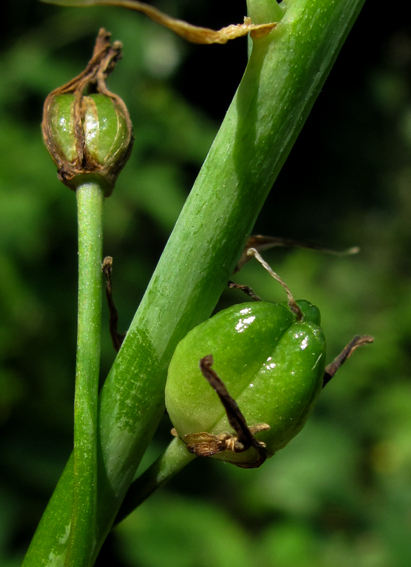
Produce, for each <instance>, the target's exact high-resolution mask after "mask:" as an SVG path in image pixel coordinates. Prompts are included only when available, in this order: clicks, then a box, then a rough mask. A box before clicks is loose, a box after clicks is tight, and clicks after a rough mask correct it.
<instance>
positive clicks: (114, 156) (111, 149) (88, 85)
mask: <svg viewBox="0 0 411 567" xmlns="http://www.w3.org/2000/svg"><path fill="white" fill-rule="evenodd" d="M109 38H110V34H107V32H105V31H104V30H102V31H101V33H100V34H99V39H98V41H97V43H96V48H95V51H94V53H93V58H92V59H91V60H90V62H89V64H88V66H87V67H86V69H85V70H84V71H83V73H81V74H80V75H78V77H76V78H74V79H72V80H71V81H69V83H67V84H66V85H63V86H62V87H59V88H57V89H55V90H54V91H53V92H52V93H50V94H49V95H48V97H47V98H46V101H45V103H44V110H43V122H42V129H43V139H44V143H45V144H46V147H47V149H48V151H49V153H50V155H51V157H52V159H53V161H54V163H55V164H56V165H57V168H58V175H59V178H60V180H61V181H62V182H63V183H64V184H65V185H67V186H68V187H70V189H74V190H75V189H76V188H77V187H78V185H79V184H80V183H83V182H86V181H88V180H93V177H94V178H96V179H98V182H99V183H100V184H102V185H103V186H104V187H105V195H106V197H108V196H109V195H110V194H111V192H112V190H113V187H114V184H115V182H116V180H117V177H118V175H119V173H120V171H121V170H122V168H123V167H124V165H125V164H126V162H127V160H128V158H129V156H130V152H131V149H132V144H133V131H132V125H131V120H130V116H129V114H128V110H127V107H126V105H125V104H124V102H123V101H122V99H121V98H120V97H119V96H117V95H115V94H114V93H111V92H110V91H109V90H108V89H107V87H106V84H105V79H106V76H107V75H108V73H109V72H111V71H112V70H113V68H114V65H115V62H116V61H117V60H118V59H119V57H120V53H121V44H120V43H119V42H115V43H114V44H113V45H111V44H110V40H109Z"/></svg>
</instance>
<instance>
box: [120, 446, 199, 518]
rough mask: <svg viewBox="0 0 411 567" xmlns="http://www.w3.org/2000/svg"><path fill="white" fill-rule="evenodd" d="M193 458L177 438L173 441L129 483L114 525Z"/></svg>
mask: <svg viewBox="0 0 411 567" xmlns="http://www.w3.org/2000/svg"><path fill="white" fill-rule="evenodd" d="M195 458H196V457H195V455H193V454H192V453H189V452H188V451H187V447H186V446H185V444H184V443H183V442H182V441H181V440H180V439H179V438H178V437H176V438H175V439H173V440H172V441H171V443H170V445H169V446H168V447H167V449H166V450H165V451H164V453H163V454H162V455H160V456H159V458H158V459H157V460H156V461H154V463H153V464H152V465H151V466H150V467H149V468H148V469H147V470H145V471H144V472H143V474H142V475H140V476H139V477H138V478H137V479H136V480H135V481H134V482H132V483H131V485H130V488H129V489H128V491H127V495H126V498H125V499H124V502H123V504H122V505H121V507H120V510H119V511H118V514H117V516H116V519H115V521H114V525H116V524H118V523H120V522H121V521H122V520H124V518H125V517H126V516H128V515H129V514H131V512H133V510H135V509H136V508H137V507H138V506H140V504H142V503H143V502H144V500H146V499H147V498H148V497H149V496H150V495H151V494H153V492H155V491H156V490H157V489H158V488H161V487H162V486H163V485H164V484H166V482H168V481H169V480H170V479H171V478H173V476H174V475H176V474H177V473H178V472H179V471H181V469H182V468H184V467H185V466H186V465H188V463H191V461H192V460H194V459H195Z"/></svg>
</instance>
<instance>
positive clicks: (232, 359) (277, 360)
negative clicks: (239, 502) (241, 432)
mask: <svg viewBox="0 0 411 567" xmlns="http://www.w3.org/2000/svg"><path fill="white" fill-rule="evenodd" d="M297 303H298V305H299V307H300V309H301V311H302V312H303V318H302V319H300V320H297V317H296V316H295V314H294V313H292V312H291V310H290V309H289V308H288V307H286V306H284V305H279V304H275V303H266V302H255V303H244V304H241V305H235V306H233V307H231V308H229V309H226V310H224V311H222V312H220V313H218V314H217V315H215V316H214V317H212V318H211V319H209V320H208V321H206V322H204V323H202V324H201V325H199V326H198V327H196V328H195V329H193V330H192V331H191V332H190V333H188V335H187V336H186V337H185V338H184V339H183V340H182V341H181V342H180V343H179V345H178V346H177V349H176V351H175V353H174V355H173V358H172V360H171V363H170V366H169V371H168V379H167V385H166V406H167V411H168V414H169V416H170V419H171V421H172V423H173V425H174V427H175V429H176V430H177V432H178V435H179V436H180V437H181V438H182V439H183V440H184V436H186V435H191V434H195V433H200V432H208V433H211V434H212V435H214V436H219V435H221V434H223V433H224V432H232V427H231V426H230V424H229V422H228V419H227V415H226V413H225V411H224V408H223V406H222V404H221V402H220V400H219V398H218V396H217V394H216V392H215V391H214V390H213V389H212V388H211V387H210V385H209V384H208V383H207V381H206V380H205V379H204V377H203V375H202V373H201V371H200V369H199V366H198V361H199V360H200V359H201V358H203V357H204V356H206V355H209V354H212V356H213V359H214V365H213V369H214V370H215V372H216V373H217V375H218V376H219V377H220V378H221V380H222V381H223V382H224V384H225V386H226V388H227V390H228V392H229V394H230V395H231V396H232V398H234V400H235V401H236V402H237V404H238V406H239V408H240V410H241V412H242V413H243V415H244V417H245V420H246V422H247V424H248V426H249V427H250V428H251V427H252V426H256V425H259V424H268V425H269V426H270V429H269V430H268V431H260V432H258V433H256V439H257V440H258V441H262V442H264V443H265V445H266V449H267V451H268V453H270V454H274V453H275V452H276V451H278V450H279V449H281V448H282V447H284V446H285V445H286V444H287V443H288V442H289V441H290V440H291V439H292V438H293V437H294V436H295V435H296V434H297V433H298V432H299V431H300V430H301V429H302V427H303V426H304V424H305V422H306V420H307V418H308V416H309V415H310V413H311V411H312V409H313V407H314V403H315V401H316V399H317V396H318V394H319V392H320V391H321V388H322V381H323V373H324V365H325V340H324V335H323V332H322V329H321V328H320V327H319V322H320V316H319V311H318V309H317V308H316V307H314V306H313V305H311V304H310V303H308V302H306V301H298V302H297ZM213 456H214V457H215V458H217V459H221V460H224V461H227V462H231V463H234V464H236V463H239V464H241V463H252V462H253V461H256V458H257V455H256V451H255V449H254V448H253V447H251V448H249V449H248V450H246V451H245V452H232V451H228V450H224V451H222V452H217V453H216V454H214V455H213Z"/></svg>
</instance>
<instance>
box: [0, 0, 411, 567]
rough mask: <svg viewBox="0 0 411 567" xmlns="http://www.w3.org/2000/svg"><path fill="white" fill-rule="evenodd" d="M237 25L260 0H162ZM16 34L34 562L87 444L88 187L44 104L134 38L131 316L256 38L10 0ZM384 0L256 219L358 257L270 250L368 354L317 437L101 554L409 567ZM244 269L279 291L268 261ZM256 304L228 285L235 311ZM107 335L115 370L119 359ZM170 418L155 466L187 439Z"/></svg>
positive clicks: (9, 524)
mask: <svg viewBox="0 0 411 567" xmlns="http://www.w3.org/2000/svg"><path fill="white" fill-rule="evenodd" d="M404 4H405V3H404ZM155 5H156V6H157V7H160V8H161V9H163V10H164V11H166V12H168V13H170V14H172V15H174V16H177V17H179V18H182V19H185V20H187V21H190V22H191V23H195V24H198V25H203V26H209V27H212V28H219V27H222V26H224V25H228V24H229V23H235V22H240V21H242V18H243V16H244V13H245V10H246V7H245V2H244V3H243V2H237V1H234V0H225V1H224V2H222V1H221V0H220V1H218V2H217V1H214V0H209V1H207V2H206V1H204V0H197V1H196V2H192V1H189V0H174V1H171V0H169V1H163V2H161V3H160V2H158V3H156V4H155ZM402 10H404V13H402V12H401V11H402ZM2 11H3V13H2V18H1V20H2V22H3V24H2V27H3V30H2V34H1V36H0V48H1V51H0V113H1V114H0V116H1V119H0V427H1V434H0V502H1V504H0V564H1V565H2V566H4V567H11V566H16V565H19V564H20V562H21V559H22V557H23V555H24V552H25V550H26V548H27V546H28V543H29V541H30V538H31V535H32V534H33V532H34V530H35V527H36V525H37V523H38V521H39V519H40V517H41V513H42V511H43V510H44V507H45V505H46V502H47V500H48V498H49V497H50V495H51V493H52V491H53V488H54V486H55V484H56V482H57V480H58V478H59V475H60V474H61V471H62V469H63V467H64V464H65V462H66V460H67V458H68V455H69V454H70V451H71V446H72V405H73V379H74V362H75V338H76V293H77V292H76V285H77V282H76V279H77V274H76V269H77V258H76V212H75V197H74V194H73V193H71V192H70V191H69V190H68V189H66V188H65V187H63V186H60V184H59V183H58V181H57V179H56V174H55V168H54V166H53V164H52V162H51V160H50V158H49V157H48V155H47V153H46V150H45V149H44V147H43V145H42V141H41V135H40V128H39V124H40V121H41V113H42V104H43V100H44V98H45V96H46V95H47V94H48V92H50V91H51V90H52V89H54V88H55V87H56V86H58V85H61V84H63V83H65V82H67V81H68V80H69V79H70V78H71V77H73V76H74V75H76V74H77V73H78V72H80V70H81V69H82V68H83V67H84V65H85V63H86V62H87V60H88V58H89V56H90V54H91V50H92V47H93V43H94V39H95V36H96V34H97V31H98V29H99V27H101V26H104V27H106V28H107V29H108V30H110V31H111V32H112V33H113V38H114V39H120V40H121V41H122V42H123V44H124V51H123V53H124V59H123V60H122V61H121V62H120V64H119V65H118V69H117V70H116V72H115V74H114V75H113V76H112V77H110V85H109V86H110V88H111V89H112V90H113V91H116V92H117V93H118V94H120V95H121V96H122V97H123V99H124V100H125V102H126V103H127V105H128V107H129V110H130V114H131V117H132V120H133V123H134V130H135V136H136V142H135V147H134V151H133V155H132V157H131V159H130V162H129V164H128V165H127V167H126V169H125V170H124V172H123V173H122V175H121V176H120V178H119V181H118V184H117V187H116V189H115V192H114V194H113V196H112V197H111V198H110V199H109V200H108V201H107V202H106V205H105V245H104V246H105V254H110V255H112V256H113V257H114V262H115V263H114V286H115V292H116V301H117V304H118V308H119V311H120V325H121V326H122V329H123V330H126V329H127V326H128V324H129V322H130V321H131V318H132V316H133V313H134V312H135V310H136V308H137V306H138V303H139V301H140V298H141V297H142V295H143V293H144V289H145V287H146V285H147V283H148V281H149V278H150V275H151V273H152V271H153V269H154V267H155V265H156V262H157V260H158V258H159V256H160V254H161V251H162V249H163V247H164V245H165V242H166V240H167V238H168V235H169V234H170V231H171V230H172V227H173V224H174V222H175V220H176V218H177V216H178V213H179V211H180V209H181V207H182V205H183V203H184V200H185V198H186V196H187V194H188V192H189V190H190V187H191V185H192V183H193V181H194V179H195V177H196V175H197V172H198V170H199V168H200V167H201V163H202V161H203V159H204V157H205V156H206V154H207V151H208V148H209V146H210V144H211V142H212V140H213V137H214V135H215V133H216V131H217V128H218V125H219V123H220V122H221V120H222V119H223V117H224V114H225V112H226V109H227V107H228V105H229V103H230V101H231V98H232V96H233V94H234V92H235V89H236V87H237V85H238V82H239V80H240V79H241V76H242V73H243V71H244V67H245V64H246V40H238V41H236V42H232V43H230V44H228V45H226V46H209V47H204V46H191V45H188V44H185V43H183V41H182V40H180V39H178V38H176V37H174V36H172V35H171V34H170V33H169V32H167V31H165V30H162V29H160V28H159V27H158V26H156V25H155V24H153V23H151V22H150V21H148V20H147V19H146V18H144V16H141V15H139V14H134V13H131V12H126V11H122V10H120V9H115V8H89V9H77V8H73V9H65V8H60V7H56V6H51V5H46V4H41V3H40V2H37V1H35V0H18V1H14V2H12V1H10V0H9V1H8V2H5V3H3V5H2ZM405 16H406V14H405V9H404V8H402V7H400V6H399V5H396V6H395V9H394V8H393V7H390V6H388V7H387V4H386V3H385V2H384V3H383V2H382V1H380V0H368V2H366V4H365V7H364V9H363V11H362V13H361V15H360V17H359V19H358V21H357V23H356V24H355V25H354V28H353V30H352V32H351V34H350V36H349V38H348V40H347V42H346V44H345V45H344V47H343V49H342V51H341V54H340V56H339V58H338V60H337V62H336V64H335V66H334V68H333V70H332V72H331V74H330V77H329V79H328V80H327V82H326V84H325V87H324V89H323V91H322V92H321V94H320V96H319V98H318V100H317V102H316V104H315V107H314V109H313V111H312V113H311V115H310V117H309V119H308V121H307V123H306V125H305V127H304V129H303V131H302V133H301V135H300V137H299V139H298V141H297V143H296V144H295V147H294V149H293V150H292V152H291V154H290V157H289V159H288V161H287V163H286V164H285V166H284V168H283V170H282V172H281V174H280V176H279V178H278V180H277V182H276V184H275V187H274V188H273V190H272V192H271V194H270V196H269V198H268V200H267V202H266V205H265V207H264V209H263V211H262V213H261V215H260V217H259V219H258V221H257V224H256V227H255V232H257V233H263V234H270V235H278V236H284V237H290V238H299V239H304V240H307V241H313V242H317V243H318V244H321V245H323V246H326V247H328V248H335V249H338V250H342V249H345V248H347V247H350V246H352V245H359V246H360V247H361V253H360V254H359V255H358V256H355V257H352V256H348V257H338V256H328V255H325V254H322V253H318V252H310V251H301V250H294V251H275V252H270V253H267V254H266V257H267V259H268V260H269V261H270V263H271V264H272V265H273V266H274V268H275V269H276V271H278V272H279V273H280V274H281V276H282V277H283V278H284V279H285V280H286V282H287V283H288V285H289V286H290V287H291V289H292V290H293V292H294V293H295V295H296V296H298V297H304V298H306V299H309V300H310V301H312V302H313V303H315V304H317V305H318V306H319V307H320V309H321V312H322V314H323V327H324V330H325V333H326V336H327V339H328V344H329V357H330V358H332V357H333V356H334V355H335V354H336V353H337V352H339V350H340V349H341V348H342V346H343V345H344V344H345V343H346V342H348V340H349V339H350V338H351V337H352V335H354V334H355V333H369V334H372V335H374V336H375V344H374V345H373V346H370V347H367V348H365V349H363V350H361V351H358V352H356V353H355V356H354V357H353V358H352V359H350V361H349V363H347V365H346V366H345V367H344V368H343V369H342V370H341V372H340V373H339V375H338V377H337V378H336V379H335V380H334V381H333V382H332V383H331V384H330V385H329V386H327V389H326V390H325V391H324V393H323V395H322V397H321V398H320V400H319V403H318V405H317V407H316V410H315V412H314V415H313V417H312V419H311V420H310V422H309V424H308V425H307V426H306V428H305V429H304V431H303V432H302V433H301V434H300V435H299V436H298V437H297V438H296V439H295V440H294V441H293V442H292V443H291V444H290V445H289V446H288V447H287V448H285V449H284V450H283V451H281V452H280V453H279V454H278V455H276V456H275V457H274V458H273V459H272V460H271V461H270V462H268V463H266V464H265V465H264V467H262V468H261V469H259V470H256V471H247V470H241V469H236V468H235V467H230V466H229V465H224V464H222V463H219V462H214V461H212V460H202V461H200V460H197V461H195V462H194V463H192V464H191V465H189V466H188V467H187V469H185V470H183V471H182V472H181V473H180V474H179V475H178V476H177V477H176V478H175V479H173V480H172V481H171V482H170V483H169V485H168V486H167V487H165V488H163V489H162V490H161V491H159V492H158V493H157V494H155V495H154V496H153V497H152V498H151V499H150V500H149V501H147V502H146V503H145V504H144V505H143V506H142V507H141V508H140V509H139V510H138V511H137V512H136V513H134V514H133V515H132V516H131V517H130V518H129V519H128V520H127V521H126V522H124V523H123V524H122V525H121V526H120V527H119V528H118V529H117V530H115V532H114V533H113V534H112V535H111V536H110V537H109V539H108V541H107V543H106V545H105V547H104V551H103V552H102V554H101V556H100V559H99V561H98V563H97V564H98V565H103V564H105V563H107V564H111V565H118V566H119V567H126V566H127V567H131V566H133V567H134V566H141V567H146V566H147V567H162V566H163V565H164V567H166V566H167V567H174V566H178V567H185V566H187V567H202V566H204V567H208V566H209V565H215V566H216V567H220V566H221V567H231V565H235V566H236V567H241V566H242V565H244V566H250V565H255V564H258V565H262V566H263V567H265V566H267V567H271V566H272V567H297V566H298V567H340V566H344V567H345V566H352V565H355V566H356V567H388V566H389V567H391V566H393V567H402V566H404V567H405V566H407V567H408V565H409V562H410V557H411V480H410V479H411V380H410V374H411V370H410V357H411V352H410V341H411V301H410V299H411V281H410V275H411V262H410V252H411V245H410V236H411V223H410V213H411V153H410V151H411V28H410V27H409V26H408V24H407V22H408V20H407V18H406V17H405ZM237 280H238V281H240V282H241V283H246V284H248V285H251V286H253V288H254V289H255V291H256V292H257V293H258V294H259V295H261V296H263V297H264V298H265V299H271V300H282V299H283V297H282V292H281V289H279V287H277V286H275V285H274V286H273V284H272V282H271V281H270V280H269V278H268V276H267V277H266V276H264V275H262V274H261V270H260V269H258V268H256V267H253V266H247V267H246V268H245V269H244V271H243V272H241V273H240V274H239V275H238V277H237ZM242 300H243V298H242V296H241V295H240V294H237V293H236V292H227V293H225V294H224V296H223V297H222V300H221V304H220V307H222V306H226V305H229V304H232V303H235V302H237V301H242ZM106 322H107V313H105V327H104V329H103V348H102V373H101V375H102V378H104V376H105V375H106V374H107V371H108V369H109V368H110V365H111V363H112V361H113V359H114V356H115V353H114V351H113V350H112V348H111V345H110V339H109V336H108V331H107V325H106ZM169 430H170V424H169V422H168V420H167V418H166V417H165V418H164V420H163V422H162V423H161V426H160V428H159V432H158V434H157V435H156V438H155V439H154V441H153V443H152V446H151V447H150V449H149V450H148V452H147V457H146V459H145V462H144V463H143V467H144V466H147V464H148V463H149V462H150V461H151V460H153V459H154V458H155V456H156V455H157V454H159V453H160V452H161V451H162V450H163V448H164V447H165V446H166V444H167V443H168V441H169V439H170V435H169Z"/></svg>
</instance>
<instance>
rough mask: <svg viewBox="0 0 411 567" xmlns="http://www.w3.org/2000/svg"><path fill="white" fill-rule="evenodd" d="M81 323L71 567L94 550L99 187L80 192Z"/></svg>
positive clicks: (82, 563)
mask: <svg viewBox="0 0 411 567" xmlns="http://www.w3.org/2000/svg"><path fill="white" fill-rule="evenodd" d="M76 196H77V215H78V256H79V261H78V266H79V284H78V323H77V359H76V385H75V402H74V453H73V455H74V469H73V471H74V476H73V509H72V520H71V529H70V538H69V541H68V549H67V555H66V561H65V566H66V567H74V566H75V567H83V566H84V567H87V566H88V565H89V564H90V559H91V556H92V553H93V549H94V546H95V538H96V519H97V518H96V514H97V417H98V414H97V408H98V403H97V400H98V383H99V371H100V339H101V300H102V274H101V260H102V250H103V238H102V237H103V234H102V228H103V227H102V224H103V202H104V191H103V189H102V188H101V187H100V185H99V184H98V183H85V184H83V185H80V186H79V187H78V188H77V190H76Z"/></svg>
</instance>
